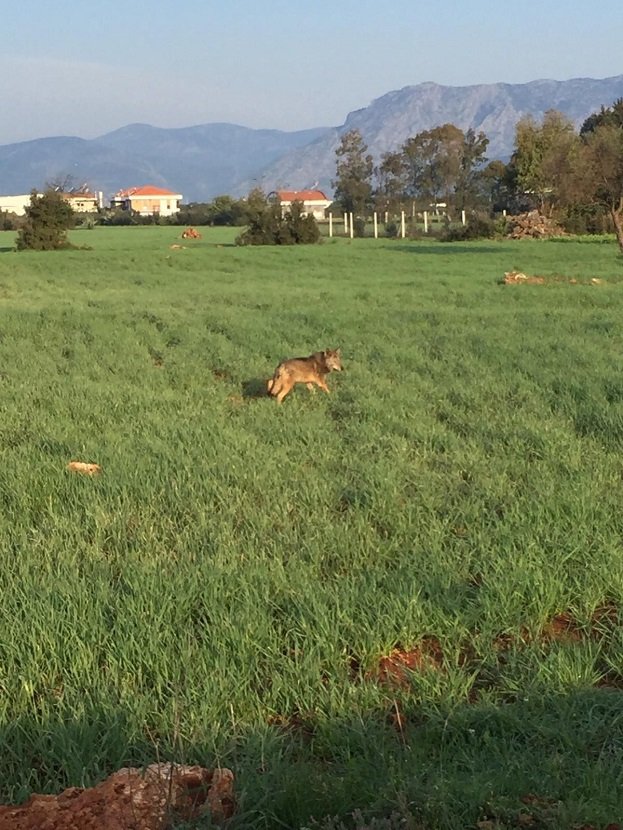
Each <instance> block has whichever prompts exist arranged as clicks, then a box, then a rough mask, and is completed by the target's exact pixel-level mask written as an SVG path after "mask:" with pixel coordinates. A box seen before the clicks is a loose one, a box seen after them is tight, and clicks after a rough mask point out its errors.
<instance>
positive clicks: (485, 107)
mask: <svg viewBox="0 0 623 830" xmlns="http://www.w3.org/2000/svg"><path fill="white" fill-rule="evenodd" d="M621 97H623V75H618V76H616V77H612V78H605V79H603V80H595V79H591V78H577V79H574V80H570V81H550V80H541V81H532V82H530V83H526V84H502V83H497V84H480V85H474V86H463V87H455V86H441V85H439V84H434V83H423V84H418V85H417V86H407V87H404V88H403V89H400V90H395V91H393V92H388V93H387V94H386V95H383V96H381V97H380V98H377V99H376V100H374V101H373V102H372V103H371V104H370V105H369V106H368V107H365V108H364V109H360V110H356V111H355V112H351V113H350V114H349V115H348V117H347V118H346V121H345V122H344V124H342V125H341V126H337V127H330V128H329V127H318V128H316V129H310V130H300V131H297V132H284V131H280V130H253V129H249V128H247V127H241V126H237V125H234V124H203V125H199V126H195V127H182V128H177V129H163V128H159V127H152V126H149V125H148V124H131V125H129V126H126V127H122V128H121V129H119V130H115V131H114V132H111V133H108V134H106V135H103V136H100V137H99V138H96V139H92V140H86V139H82V138H75V137H55V138H42V139H37V140H35V141H24V142H20V143H18V144H6V145H3V146H0V193H2V194H7V195H8V194H17V193H27V192H29V191H30V190H31V189H32V188H33V187H34V188H41V187H43V186H44V185H45V183H46V182H47V181H50V180H52V179H58V178H61V177H64V176H66V175H71V176H72V177H73V178H74V180H75V181H76V183H79V184H82V183H88V184H89V186H90V187H92V188H94V189H96V190H103V191H104V194H105V196H106V197H108V196H110V195H111V194H112V193H114V192H116V191H117V190H119V189H121V188H125V187H132V186H134V185H140V184H154V185H158V186H160V187H168V188H170V189H172V190H175V191H176V192H181V193H182V194H183V195H184V201H186V202H189V201H205V200H209V199H212V198H213V197H214V196H217V195H219V194H221V193H230V194H232V195H242V194H245V193H247V192H248V191H249V190H250V189H251V187H253V186H255V185H260V186H261V187H263V189H264V190H266V191H270V190H274V189H275V188H277V187H280V188H287V189H292V188H303V187H310V186H319V187H321V188H322V189H324V190H325V191H326V192H328V193H330V192H331V179H332V178H333V177H334V175H335V150H336V148H337V146H338V144H339V141H340V136H341V135H342V134H343V133H344V132H346V131H347V130H350V129H354V128H357V129H358V130H360V131H361V133H362V135H363V137H364V139H365V141H366V143H367V144H368V147H369V149H370V152H371V153H372V155H373V156H374V157H375V159H378V158H379V157H380V156H381V154H382V153H384V152H386V151H388V150H394V149H397V148H398V147H400V145H401V144H402V143H403V142H404V141H405V140H406V139H407V138H409V137H410V136H413V135H415V134H416V133H418V132H421V131H422V130H426V129H431V128H432V127H435V126H439V125H441V124H445V123H452V124H456V126H457V127H460V128H461V129H463V130H466V129H468V128H469V127H473V128H474V129H475V130H477V131H478V130H482V131H483V132H485V133H486V134H487V136H488V137H489V139H490V144H489V148H488V153H487V154H488V157H489V158H490V159H493V158H500V159H502V160H507V159H508V158H509V156H510V154H511V152H512V150H513V142H514V137H515V125H516V123H517V121H518V120H519V119H520V118H521V117H522V116H523V115H526V114H531V115H533V116H535V117H536V118H540V117H541V116H542V115H543V113H544V112H546V111H547V110H548V109H556V110H560V111H561V112H563V113H564V114H565V115H567V116H568V117H569V118H571V119H572V120H573V122H574V123H575V124H576V125H577V126H579V125H580V124H581V123H582V121H583V120H584V119H585V118H586V117H587V116H588V115H590V114H591V113H592V112H595V111H597V110H599V108H600V107H601V106H609V105H610V104H612V103H613V102H614V101H615V100H616V99H617V98H621Z"/></svg>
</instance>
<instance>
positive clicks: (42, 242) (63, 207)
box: [17, 190, 74, 251]
mask: <svg viewBox="0 0 623 830" xmlns="http://www.w3.org/2000/svg"><path fill="white" fill-rule="evenodd" d="M73 226H74V212H73V210H72V208H71V206H70V205H69V204H67V202H66V201H65V200H64V199H63V197H62V195H61V194H60V193H58V192H57V191H55V190H46V192H45V193H44V194H43V195H42V196H38V195H37V193H36V191H34V190H33V192H32V194H31V196H30V205H29V206H28V207H27V208H26V219H25V220H24V224H23V225H22V227H21V228H20V231H19V233H18V236H17V250H18V251H24V250H31V251H55V250H58V249H59V248H69V247H71V246H70V244H69V242H68V240H67V231H68V230H69V228H72V227H73Z"/></svg>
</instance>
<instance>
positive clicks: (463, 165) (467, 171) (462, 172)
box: [455, 127, 489, 210]
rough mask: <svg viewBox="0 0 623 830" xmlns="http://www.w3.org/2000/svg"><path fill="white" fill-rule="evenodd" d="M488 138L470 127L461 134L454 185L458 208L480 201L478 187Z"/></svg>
mask: <svg viewBox="0 0 623 830" xmlns="http://www.w3.org/2000/svg"><path fill="white" fill-rule="evenodd" d="M488 144H489V139H488V138H487V136H486V135H485V134H484V133H483V132H480V133H476V132H475V130H473V129H472V128H471V127H470V128H469V129H468V130H467V132H466V133H465V135H464V136H463V146H462V147H461V158H460V166H459V172H458V176H457V181H456V186H455V196H456V206H457V207H458V208H459V210H464V209H465V208H468V207H472V208H473V207H475V206H476V203H477V202H479V201H480V193H479V189H480V186H481V182H482V178H483V172H482V171H483V166H484V163H485V162H486V160H487V159H486V157H485V153H486V151H487V146H488Z"/></svg>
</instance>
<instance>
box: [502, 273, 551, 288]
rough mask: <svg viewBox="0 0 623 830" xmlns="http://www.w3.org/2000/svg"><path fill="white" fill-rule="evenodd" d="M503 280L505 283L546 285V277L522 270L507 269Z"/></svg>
mask: <svg viewBox="0 0 623 830" xmlns="http://www.w3.org/2000/svg"><path fill="white" fill-rule="evenodd" d="M503 282H504V285H544V284H545V277H538V276H534V275H528V274H524V273H522V272H521V271H507V272H506V273H505V274H504V280H503Z"/></svg>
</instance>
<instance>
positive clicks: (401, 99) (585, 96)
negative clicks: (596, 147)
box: [240, 75, 623, 192]
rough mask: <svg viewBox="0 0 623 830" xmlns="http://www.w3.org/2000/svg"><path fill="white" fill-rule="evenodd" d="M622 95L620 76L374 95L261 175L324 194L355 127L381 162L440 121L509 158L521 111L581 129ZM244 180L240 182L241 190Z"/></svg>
mask: <svg viewBox="0 0 623 830" xmlns="http://www.w3.org/2000/svg"><path fill="white" fill-rule="evenodd" d="M621 97H623V75H617V76H616V77H613V78H605V79H604V80H592V79H589V78H578V79H575V80H571V81H532V82H530V83H527V84H501V83H500V84H480V85H477V86H462V87H456V86H440V85H439V84H434V83H424V84H418V85H417V86H407V87H404V88H403V89H399V90H396V91H394V92H388V93H387V94H386V95H383V96H381V97H380V98H377V99H376V100H375V101H373V102H372V103H371V104H370V105H369V106H368V107H365V109H360V110H356V111H355V112H351V113H350V115H349V116H348V117H347V119H346V121H345V123H344V124H343V125H342V126H341V127H337V128H335V129H333V130H329V131H327V132H326V133H325V134H324V135H322V136H319V137H318V138H317V139H316V140H315V141H314V142H312V143H311V144H310V145H309V146H307V147H304V148H303V149H297V150H295V151H291V152H289V153H287V154H286V155H284V156H282V157H281V158H280V159H278V160H277V161H276V162H274V163H273V164H271V165H269V166H267V167H266V169H264V170H263V171H262V173H261V176H262V178H263V180H264V181H266V182H267V183H268V185H269V188H270V189H274V188H275V187H277V186H279V187H283V188H300V187H305V186H307V185H308V184H309V182H310V181H317V182H318V183H319V187H320V188H322V189H324V190H325V191H327V190H330V189H331V179H332V178H334V177H335V150H336V148H337V147H338V145H339V143H340V137H341V135H342V134H343V133H344V132H346V131H347V130H352V129H358V130H359V131H360V132H361V134H362V136H363V137H364V139H365V141H366V143H367V145H368V148H369V151H370V153H371V154H372V155H373V156H374V158H375V159H376V160H378V159H379V158H380V156H381V155H382V154H383V153H384V152H387V151H390V150H395V149H398V148H399V147H400V146H401V144H403V143H404V142H405V141H406V139H407V138H409V137H411V136H414V135H416V134H417V133H419V132H421V131H422V130H430V129H432V128H433V127H437V126H440V125H441V124H447V123H451V124H455V125H456V126H457V127H460V129H462V130H467V129H468V128H469V127H472V128H473V129H475V130H476V131H479V130H482V132H484V133H485V134H486V135H487V137H488V138H489V142H490V143H489V146H488V148H487V157H488V158H489V159H502V160H503V161H508V159H509V158H510V155H511V153H512V151H513V145H514V140H515V125H516V124H517V122H518V121H519V119H520V118H521V117H522V116H523V115H528V114H531V115H533V116H534V117H535V118H537V119H540V118H541V117H542V115H543V114H544V113H545V112H546V111H547V110H549V109H555V110H559V111H560V112H562V113H564V114H565V115H567V116H568V117H569V118H571V119H572V120H573V122H574V123H575V125H576V126H577V127H579V126H580V125H581V124H582V122H583V121H584V120H585V118H587V116H589V115H590V114H591V113H592V112H595V111H597V110H599V108H600V107H601V106H602V105H603V106H610V105H611V104H612V103H613V102H614V101H615V100H616V99H617V98H621ZM246 186H247V183H246V182H243V183H241V186H240V189H241V190H242V191H243V192H244V191H245V188H246Z"/></svg>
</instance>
